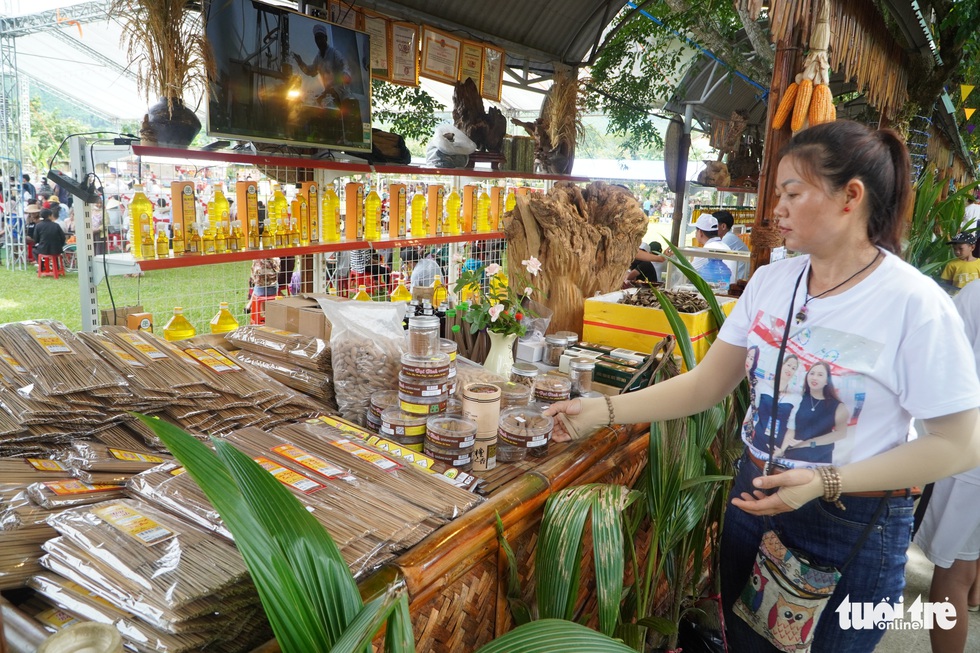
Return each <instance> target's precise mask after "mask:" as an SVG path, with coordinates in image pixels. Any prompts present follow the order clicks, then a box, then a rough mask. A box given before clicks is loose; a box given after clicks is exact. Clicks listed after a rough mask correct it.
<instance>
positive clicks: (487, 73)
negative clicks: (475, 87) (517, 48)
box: [480, 45, 507, 102]
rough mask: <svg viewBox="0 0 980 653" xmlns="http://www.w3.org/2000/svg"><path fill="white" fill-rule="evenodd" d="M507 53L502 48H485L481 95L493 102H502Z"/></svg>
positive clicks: (488, 46)
mask: <svg viewBox="0 0 980 653" xmlns="http://www.w3.org/2000/svg"><path fill="white" fill-rule="evenodd" d="M506 56H507V53H506V52H504V51H503V50H501V49H500V48H495V47H493V46H490V45H487V46H484V47H483V78H482V80H481V84H480V95H482V96H483V97H484V98H485V99H487V100H490V101H492V102H500V93H501V91H502V90H503V86H504V59H505V57H506Z"/></svg>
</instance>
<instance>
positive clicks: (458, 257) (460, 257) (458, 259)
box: [452, 254, 466, 263]
mask: <svg viewBox="0 0 980 653" xmlns="http://www.w3.org/2000/svg"><path fill="white" fill-rule="evenodd" d="M465 260H466V257H465V256H463V255H462V254H453V259H452V261H453V263H462V262H463V261H465Z"/></svg>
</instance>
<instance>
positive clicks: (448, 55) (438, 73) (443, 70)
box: [419, 25, 463, 84]
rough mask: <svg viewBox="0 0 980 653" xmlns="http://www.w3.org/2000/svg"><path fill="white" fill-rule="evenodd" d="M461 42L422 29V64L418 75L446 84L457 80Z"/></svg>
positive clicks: (443, 34) (440, 33)
mask: <svg viewBox="0 0 980 653" xmlns="http://www.w3.org/2000/svg"><path fill="white" fill-rule="evenodd" d="M462 46H463V42H462V41H461V40H460V39H458V38H456V37H455V36H453V35H452V34H449V33H447V32H442V31H440V30H437V29H435V28H432V27H429V26H428V25H424V26H423V27H422V64H421V66H420V69H419V74H420V75H423V76H425V77H429V78H431V79H435V80H438V81H440V82H446V83H447V84H455V83H456V81H457V80H458V79H459V55H460V50H461V49H462Z"/></svg>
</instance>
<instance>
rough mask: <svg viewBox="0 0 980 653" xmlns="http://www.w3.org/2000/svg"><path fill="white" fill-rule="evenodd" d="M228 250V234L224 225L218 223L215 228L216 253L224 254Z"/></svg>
mask: <svg viewBox="0 0 980 653" xmlns="http://www.w3.org/2000/svg"><path fill="white" fill-rule="evenodd" d="M227 251H228V236H226V235H225V230H224V228H223V225H221V224H218V225H217V226H216V228H215V230H214V253H215V254H224V253H226V252H227Z"/></svg>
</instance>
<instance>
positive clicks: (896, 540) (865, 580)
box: [721, 456, 927, 653]
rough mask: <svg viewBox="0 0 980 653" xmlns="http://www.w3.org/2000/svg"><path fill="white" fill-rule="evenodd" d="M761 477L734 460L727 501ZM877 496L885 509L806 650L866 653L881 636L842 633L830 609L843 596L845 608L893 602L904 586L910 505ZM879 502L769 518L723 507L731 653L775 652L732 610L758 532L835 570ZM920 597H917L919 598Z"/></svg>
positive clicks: (817, 503) (858, 500) (817, 504)
mask: <svg viewBox="0 0 980 653" xmlns="http://www.w3.org/2000/svg"><path fill="white" fill-rule="evenodd" d="M761 475H762V472H761V471H760V470H759V469H758V468H757V467H756V466H755V464H753V463H752V461H750V460H748V459H747V458H746V457H745V456H743V457H742V460H741V461H740V469H739V473H738V474H737V475H736V477H735V483H734V485H733V487H732V494H731V496H738V495H739V494H740V493H742V492H751V491H752V489H753V488H752V479H754V478H756V477H757V476H761ZM896 494H900V495H901V496H895V497H891V498H888V499H885V501H886V502H887V505H886V507H885V509H884V510H883V511H882V514H881V516H880V517H879V518H878V520H877V524H876V525H875V526H874V527H873V528H872V530H871V533H870V534H869V535H868V539H867V540H866V541H865V543H864V545H863V546H862V547H861V551H860V552H859V553H858V554H857V556H856V557H855V558H854V560H853V561H852V562H851V563H850V564H849V565H848V566H847V567H846V568H844V569H843V572H842V574H843V575H842V578H841V580H840V583H839V584H838V585H837V589H836V590H835V591H834V594H833V596H832V597H831V598H830V602H829V604H828V606H827V607H826V608H825V609H824V612H823V615H822V616H821V617H820V622H819V624H818V625H817V628H816V631H815V634H814V639H813V647H812V648H811V651H812V652H813V653H842V652H844V651H846V652H847V653H872V652H873V651H874V649H875V646H876V645H877V643H878V641H879V640H880V639H881V638H882V636H883V635H884V633H885V631H884V630H880V629H868V630H864V629H861V630H859V629H855V628H853V627H851V628H842V627H841V625H840V615H839V614H838V613H837V612H836V609H837V607H838V606H840V604H841V603H842V601H843V600H844V597H848V601H849V602H850V603H872V604H875V605H877V604H878V603H880V602H881V601H886V602H889V603H893V604H894V603H898V601H899V600H900V599H901V598H902V591H903V590H904V588H905V563H906V561H907V560H908V558H907V556H906V551H907V549H908V547H909V543H910V541H911V536H912V510H913V509H912V503H913V500H912V499H911V498H909V497H906V496H905V493H904V492H897V493H896ZM881 501H882V499H881V498H874V497H851V496H845V497H842V502H843V504H844V506H845V507H846V508H847V510H844V511H842V510H840V508H837V507H836V506H834V505H833V504H830V503H827V502H826V501H822V500H819V499H817V500H814V501H811V502H809V503H807V504H806V505H804V506H803V507H802V508H800V509H799V510H794V511H792V512H788V513H784V514H782V515H777V516H775V517H766V518H762V517H755V516H753V515H750V514H748V513H746V512H743V511H742V510H740V509H738V508H735V507H734V506H732V505H731V504H729V506H728V510H727V512H726V513H725V526H724V530H723V532H722V538H721V583H722V603H723V606H724V609H725V625H726V629H727V634H728V650H729V651H731V653H756V652H759V653H763V652H764V653H770V652H773V651H778V649H776V648H775V647H774V646H772V645H771V644H770V643H769V642H768V641H766V640H765V639H763V638H762V636H760V635H758V634H757V633H756V632H755V631H753V630H752V629H751V628H750V627H749V626H748V624H746V623H745V622H744V621H742V619H741V618H739V617H738V616H737V615H735V613H734V612H732V606H733V605H734V603H735V601H736V599H737V598H738V596H739V594H740V593H741V591H742V588H744V587H745V584H746V582H748V580H749V574H750V573H751V571H752V565H753V562H754V560H755V556H756V553H757V551H758V549H759V542H760V541H761V538H762V534H763V533H764V532H765V531H767V530H769V529H770V528H775V530H776V532H777V533H778V534H779V537H780V539H781V540H782V542H783V544H785V545H786V546H787V547H789V548H792V549H797V550H800V551H804V552H806V553H807V554H809V557H810V559H811V560H812V561H813V562H814V563H815V564H818V565H827V566H832V567H836V568H837V569H841V568H842V567H843V566H844V562H845V561H846V560H847V558H848V556H849V555H850V554H851V551H852V550H853V548H854V545H855V543H856V542H857V540H858V539H859V538H860V537H861V534H862V533H863V532H864V529H865V527H866V526H867V524H868V523H869V522H870V521H871V518H872V517H873V516H874V513H875V511H876V510H877V508H878V506H879V504H880V502H881ZM926 599H927V597H923V600H926Z"/></svg>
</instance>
